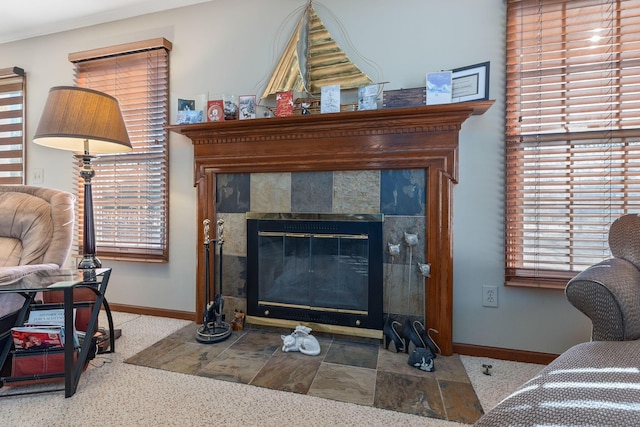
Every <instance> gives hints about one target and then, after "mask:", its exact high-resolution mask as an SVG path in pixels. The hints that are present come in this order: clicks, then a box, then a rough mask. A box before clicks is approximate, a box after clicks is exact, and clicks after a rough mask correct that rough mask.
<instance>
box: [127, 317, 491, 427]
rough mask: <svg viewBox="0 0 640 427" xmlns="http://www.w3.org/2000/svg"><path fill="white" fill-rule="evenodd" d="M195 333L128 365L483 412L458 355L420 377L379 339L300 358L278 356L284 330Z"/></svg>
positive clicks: (334, 343)
mask: <svg viewBox="0 0 640 427" xmlns="http://www.w3.org/2000/svg"><path fill="white" fill-rule="evenodd" d="M197 327H198V325H196V324H191V325H188V326H186V327H184V328H182V329H181V330H179V331H177V332H176V333H174V334H172V335H170V336H168V337H166V338H164V339H162V340H160V341H158V342H157V343H155V344H154V345H152V346H151V347H149V348H147V349H145V350H143V351H142V352H140V353H138V354H137V355H135V356H133V357H131V358H129V359H128V360H127V363H132V364H136V365H141V366H147V367H151V368H157V369H165V370H169V371H174V372H182V373H185V374H189V375H198V376H203V377H209V378H215V379H218V380H223V381H232V382H237V383H243V384H249V385H253V386H258V387H265V388H269V389H274V390H281V391H287V392H293V393H301V394H308V395H311V396H317V397H321V398H324V399H331V400H337V401H341V402H349V403H354V404H357V405H364V406H372V407H377V408H382V409H388V410H392V411H398V412H405V413H410V414H415V415H420V416H424V417H431V418H438V419H446V420H450V421H457V422H461V423H467V424H472V423H473V422H475V421H476V420H477V419H478V418H479V417H480V416H481V415H482V413H483V412H482V407H481V405H480V403H479V401H478V398H477V396H476V394H475V392H474V390H473V387H472V386H471V382H470V380H469V378H468V376H467V374H466V371H465V369H464V367H463V365H462V363H461V362H460V359H459V357H458V356H457V355H453V356H438V357H437V358H436V359H435V365H436V370H435V371H434V372H423V371H420V370H418V369H416V368H413V367H411V366H409V365H408V364H407V358H408V356H407V355H406V354H404V353H395V352H392V351H388V350H385V349H384V348H383V346H382V345H381V343H380V341H378V340H370V339H358V338H353V339H351V338H348V337H343V336H329V335H324V334H314V336H316V337H317V338H318V341H319V343H320V347H321V349H322V351H321V353H320V355H318V356H306V355H303V354H301V353H284V352H282V350H281V346H282V339H281V335H282V334H288V333H290V331H288V330H280V329H275V328H274V329H268V328H245V330H244V331H240V332H233V333H232V335H231V337H230V338H229V339H227V340H225V341H223V342H220V343H216V344H200V343H198V342H197V341H196V340H195V333H196V330H197ZM392 347H393V346H392Z"/></svg>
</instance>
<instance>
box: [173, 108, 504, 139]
mask: <svg viewBox="0 0 640 427" xmlns="http://www.w3.org/2000/svg"><path fill="white" fill-rule="evenodd" d="M494 102H495V101H493V100H489V101H472V102H460V103H454V104H442V105H426V106H420V107H406V108H390V109H380V110H368V111H351V112H340V113H331V114H311V115H298V116H290V117H274V118H259V119H251V120H227V121H222V122H206V123H195V124H180V125H171V126H167V129H169V130H170V131H173V132H176V133H180V134H182V135H185V136H187V137H189V138H190V139H191V140H192V141H193V143H194V144H207V143H214V142H220V141H222V140H225V139H226V140H227V141H226V142H229V141H228V139H229V138H232V139H235V138H241V139H242V138H250V139H253V138H256V134H265V133H266V134H267V135H281V136H283V137H286V138H287V139H295V138H294V137H292V136H291V135H290V134H288V135H287V133H289V132H293V133H296V134H298V133H308V132H309V131H326V130H331V131H348V130H350V129H353V128H357V129H358V130H362V129H363V127H364V125H366V124H371V125H372V127H373V128H375V129H377V130H378V131H379V130H384V129H392V128H397V127H399V126H401V127H402V126H411V125H413V126H419V127H421V128H422V127H425V126H432V127H435V126H442V125H446V126H457V127H458V128H459V126H460V125H462V123H463V122H464V121H465V120H466V119H467V118H469V116H472V115H481V114H484V113H485V112H486V111H487V110H488V109H489V107H491V106H492V105H493V103H494ZM285 135H286V136H285Z"/></svg>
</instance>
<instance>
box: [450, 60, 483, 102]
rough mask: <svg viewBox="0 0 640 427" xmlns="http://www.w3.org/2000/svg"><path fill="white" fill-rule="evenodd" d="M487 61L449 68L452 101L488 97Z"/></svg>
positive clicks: (479, 99)
mask: <svg viewBox="0 0 640 427" xmlns="http://www.w3.org/2000/svg"><path fill="white" fill-rule="evenodd" d="M489 64H490V63H489V62H481V63H479V64H474V65H469V66H467V67H462V68H456V69H454V70H451V72H452V76H451V87H452V94H451V99H452V102H465V101H481V100H487V99H489Z"/></svg>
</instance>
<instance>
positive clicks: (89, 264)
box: [78, 254, 102, 270]
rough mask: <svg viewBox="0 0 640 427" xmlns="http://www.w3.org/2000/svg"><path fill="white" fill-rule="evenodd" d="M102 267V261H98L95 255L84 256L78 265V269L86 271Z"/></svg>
mask: <svg viewBox="0 0 640 427" xmlns="http://www.w3.org/2000/svg"><path fill="white" fill-rule="evenodd" d="M100 267H102V261H100V260H99V259H98V257H97V256H95V255H94V254H84V255H83V256H82V259H81V260H80V262H79V263H78V269H80V270H86V269H95V268H100Z"/></svg>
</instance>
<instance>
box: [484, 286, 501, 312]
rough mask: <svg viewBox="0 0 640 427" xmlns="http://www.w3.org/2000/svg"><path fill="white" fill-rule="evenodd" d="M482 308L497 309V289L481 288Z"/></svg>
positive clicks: (493, 287)
mask: <svg viewBox="0 0 640 427" xmlns="http://www.w3.org/2000/svg"><path fill="white" fill-rule="evenodd" d="M482 306H483V307H497V306H498V287H497V286H492V285H484V286H482Z"/></svg>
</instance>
